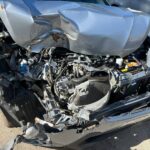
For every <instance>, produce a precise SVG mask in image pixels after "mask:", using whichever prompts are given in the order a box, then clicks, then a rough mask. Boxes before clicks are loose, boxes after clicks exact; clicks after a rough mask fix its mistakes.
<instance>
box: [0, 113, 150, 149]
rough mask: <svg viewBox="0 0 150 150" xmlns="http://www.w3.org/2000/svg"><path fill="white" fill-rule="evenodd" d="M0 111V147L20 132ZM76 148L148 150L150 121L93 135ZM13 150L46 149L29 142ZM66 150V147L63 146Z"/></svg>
mask: <svg viewBox="0 0 150 150" xmlns="http://www.w3.org/2000/svg"><path fill="white" fill-rule="evenodd" d="M1 120H2V119H1V113H0V147H2V146H3V145H4V144H5V143H7V142H8V141H9V139H10V138H13V137H15V136H16V135H17V134H19V133H21V130H20V129H19V128H7V127H5V126H4V123H3V122H2V121H1ZM71 149H77V150H150V121H145V122H143V123H140V124H137V125H134V126H132V127H128V128H126V129H122V130H120V131H118V132H117V133H116V132H115V133H112V134H111V135H110V134H107V135H103V136H98V137H93V138H91V139H88V140H86V141H85V142H84V143H82V144H80V145H77V146H76V147H75V148H70V150H71ZM15 150H47V149H45V148H41V147H35V146H32V145H29V144H18V145H17V146H16V147H15ZM65 150H67V148H65Z"/></svg>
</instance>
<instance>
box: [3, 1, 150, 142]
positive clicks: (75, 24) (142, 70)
mask: <svg viewBox="0 0 150 150" xmlns="http://www.w3.org/2000/svg"><path fill="white" fill-rule="evenodd" d="M48 2H50V1H47V2H45V5H46V4H48ZM67 3H69V2H61V3H60V4H61V6H62V7H61V8H59V11H57V13H56V8H57V7H56V6H57V5H56V2H53V5H54V6H55V7H54V9H55V15H54V14H51V12H48V14H46V12H44V14H43V18H42V15H41V16H40V17H39V16H38V17H33V16H34V15H35V14H34V15H33V12H34V11H33V12H30V13H29V12H28V13H27V14H24V15H27V16H28V15H29V16H30V15H31V14H32V15H33V16H30V17H31V18H32V17H33V18H32V19H33V20H32V19H31V20H29V21H28V23H27V24H28V25H29V24H30V23H31V24H30V26H27V25H26V24H24V22H23V24H24V25H23V26H21V25H22V24H20V28H18V29H17V28H15V29H14V27H15V25H16V23H14V22H13V21H12V20H11V19H12V18H13V17H16V14H15V13H12V14H11V13H10V12H11V11H10V10H11V9H8V8H16V9H17V10H20V9H21V8H22V11H23V12H24V9H25V10H27V8H26V7H27V6H28V5H24V4H26V2H23V1H20V2H18V1H17V0H16V1H15V3H14V4H13V3H11V2H10V3H9V0H8V1H7V3H6V5H5V6H6V7H5V10H6V13H4V14H2V15H1V16H2V17H1V22H0V49H1V51H0V97H1V99H0V106H1V109H2V111H3V112H4V114H5V115H6V116H7V117H8V119H9V120H10V121H11V123H12V124H13V125H14V126H22V127H24V126H26V124H29V123H32V124H34V123H35V124H40V125H41V126H42V127H43V128H44V129H43V130H44V131H45V132H46V133H47V132H48V133H60V135H61V133H63V132H64V131H66V130H67V131H71V130H73V131H74V130H76V133H74V134H77V133H82V132H83V131H84V130H89V129H90V128H95V129H96V127H97V126H98V125H100V124H101V123H100V122H101V120H103V119H104V118H105V117H108V116H121V115H124V114H128V113H133V115H135V114H134V113H135V112H137V111H138V110H141V109H142V110H143V109H146V110H145V111H149V103H150V91H149V90H150V38H149V37H148V33H149V31H150V17H149V16H148V15H147V14H145V13H143V12H138V11H133V10H128V9H124V8H116V7H114V8H113V7H109V6H104V5H102V6H97V5H96V4H95V5H94V4H93V5H91V6H89V5H88V4H80V3H79V4H78V3H69V4H67ZM8 4H9V5H8ZM32 4H34V3H32ZM45 5H43V7H44V6H45ZM8 6H10V7H8ZM19 6H22V7H19ZM25 6H26V7H25ZM39 6H40V2H37V3H36V2H35V7H34V8H36V9H38V10H40V9H41V8H40V7H39ZM59 6H60V5H59ZM51 7H52V6H51ZM68 7H69V8H70V7H71V9H68ZM23 8H24V9H23ZM29 8H30V9H31V6H30V7H29ZM2 9H3V8H2ZM46 9H47V7H46ZM57 9H58V8H57ZM12 10H13V9H12ZM83 10H84V11H83ZM102 10H103V11H102ZM30 11H31V10H30ZM68 11H69V12H68ZM78 11H79V12H82V13H83V14H81V18H82V17H83V18H84V17H85V16H86V17H85V18H86V19H85V20H84V19H83V18H82V19H81V20H80V19H79V18H78V17H77V15H78V14H77V12H78ZM23 12H22V13H23ZM34 13H35V12H34ZM88 13H89V14H91V15H89V16H87V14H88ZM8 14H11V15H12V16H11V15H8ZM85 14H86V15H85ZM7 15H8V18H7V19H8V20H9V19H10V22H9V21H8V20H7V19H6V18H5V17H6V16H7ZM47 15H49V19H50V20H51V19H52V18H53V19H54V22H53V23H54V25H52V27H51V26H50V27H51V28H52V29H51V28H49V26H48V28H47V21H48V20H49V19H47V20H44V19H45V17H46V16H47ZM53 15H54V16H53ZM97 15H98V16H97ZM91 16H92V17H91ZM100 16H102V18H101V19H100V20H99V21H97V20H96V19H95V17H100ZM104 16H105V17H108V19H110V18H111V19H112V20H111V21H112V24H113V27H112V29H110V27H111V26H112V24H110V23H109V21H108V22H107V19H104V18H103V17H104ZM11 17H12V18H11ZM51 17H52V18H51ZM4 18H5V19H4ZM35 18H36V19H37V18H38V19H37V20H38V21H37V20H36V19H35ZM41 18H42V19H41ZM91 18H92V19H93V21H94V22H93V24H91V25H89V26H86V27H87V28H85V26H83V25H85V24H86V23H87V22H89V20H90V19H91ZM57 19H58V20H57ZM27 20H28V19H27ZM102 20H103V22H102ZM5 21H6V22H5ZM30 21H31V22H30ZM32 21H34V23H33V22H32ZM59 21H60V22H61V23H60V22H59ZM84 21H85V22H84ZM56 22H57V23H58V22H59V26H58V25H57V27H59V30H58V28H57V30H54V29H53V28H54V27H56V26H55V23H56ZM18 23H21V21H20V22H18ZM32 23H33V24H32ZM36 23H37V24H36ZM42 23H43V24H42ZM45 23H46V28H45ZM107 23H108V24H107ZM31 25H33V26H31ZM42 25H43V26H42ZM99 25H101V27H100V28H98V26H99ZM106 25H107V27H106ZM117 25H118V26H117ZM25 26H26V29H25V31H26V32H27V33H28V32H29V31H30V29H31V28H33V27H35V28H34V29H35V30H38V29H39V30H40V31H39V32H35V34H34V37H32V38H31V37H30V39H28V40H27V37H28V36H27V35H28V34H27V33H25V34H26V35H21V34H20V32H19V30H20V31H21V30H22V29H23V28H22V27H25ZM39 26H42V27H39ZM119 26H122V28H123V30H122V29H121V28H120V29H119V28H118V27H119ZM27 27H29V28H27ZM38 27H39V28H38ZM106 28H107V29H109V30H105V29H106ZM117 28H118V29H117ZM94 29H96V30H94ZM16 30H18V32H16V34H15V31H16ZM48 30H50V32H49V33H47V31H48ZM62 30H63V32H60V31H62ZM111 30H112V31H111ZM54 31H55V32H54ZM58 31H59V32H58ZM88 31H89V32H88ZM123 31H124V32H123ZM22 32H23V31H22ZM45 32H46V35H45ZM41 33H42V34H41ZM62 33H63V34H62ZM22 34H23V33H22ZM39 34H41V35H39ZM23 36H24V39H23ZM38 36H39V39H38V38H37V37H38ZM49 39H51V40H53V41H50V40H49ZM60 39H61V40H63V42H62V41H61V42H60V41H59V40H60ZM48 40H49V42H48ZM54 41H55V43H54ZM59 42H60V43H61V44H60V43H59ZM93 42H94V43H93ZM92 43H93V44H92ZM44 44H45V45H44ZM63 45H65V46H63ZM66 45H67V46H66ZM87 47H88V48H87ZM75 48H77V49H76V50H75ZM86 48H87V49H86ZM111 48H112V49H111ZM119 48H120V49H119ZM37 49H38V50H37ZM138 113H139V112H138ZM147 114H148V113H147ZM141 115H143V114H141ZM124 116H125V115H124ZM127 117H128V116H127ZM130 119H131V118H130ZM135 122H136V121H135ZM45 125H46V127H45ZM29 126H30V125H28V127H29ZM43 130H42V131H43ZM52 136H55V135H52ZM48 142H49V141H47V143H48ZM47 143H46V144H47Z"/></svg>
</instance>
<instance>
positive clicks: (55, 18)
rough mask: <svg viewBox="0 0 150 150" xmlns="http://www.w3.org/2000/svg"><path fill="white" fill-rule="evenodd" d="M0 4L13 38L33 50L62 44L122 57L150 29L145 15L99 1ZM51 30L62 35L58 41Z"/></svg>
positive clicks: (76, 48) (133, 48)
mask: <svg viewBox="0 0 150 150" xmlns="http://www.w3.org/2000/svg"><path fill="white" fill-rule="evenodd" d="M1 3H2V4H1V5H2V6H3V7H1V8H3V9H1V13H0V16H1V18H2V20H3V22H4V24H5V26H6V28H7V30H8V31H9V33H10V35H11V36H12V38H13V40H14V41H15V42H16V43H17V44H19V45H20V46H22V47H25V48H29V47H30V48H31V49H32V51H35V52H39V51H40V50H41V49H42V48H47V47H51V46H56V47H57V46H59V47H61V46H62V47H66V48H69V49H70V50H72V51H74V52H77V53H82V54H88V55H115V56H121V57H124V56H126V55H128V54H130V53H132V52H133V51H135V50H136V49H137V48H139V47H140V45H141V44H142V43H143V41H144V40H145V38H146V37H147V35H148V32H149V29H150V18H149V16H148V15H147V14H144V13H142V12H139V11H133V10H127V9H122V8H116V7H110V6H105V5H100V4H88V3H74V2H64V1H35V0H30V1H28V0H26V1H24V0H13V1H11V0H5V1H2V2H1ZM58 31H59V32H58ZM54 32H57V33H59V34H62V35H64V37H65V38H64V37H61V42H60V41H59V42H58V40H55V38H54V37H53V33H54ZM66 39H67V42H66Z"/></svg>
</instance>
